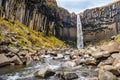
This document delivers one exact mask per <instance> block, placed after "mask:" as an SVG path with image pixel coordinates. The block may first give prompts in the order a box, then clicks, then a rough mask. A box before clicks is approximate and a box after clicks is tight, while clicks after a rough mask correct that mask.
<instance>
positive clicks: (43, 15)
mask: <svg viewBox="0 0 120 80" xmlns="http://www.w3.org/2000/svg"><path fill="white" fill-rule="evenodd" d="M0 16H1V17H3V18H4V19H6V20H8V19H9V20H11V21H19V22H21V23H23V24H25V25H27V26H28V27H29V28H30V29H33V30H37V31H40V32H42V33H43V34H44V35H45V36H50V35H55V36H56V37H58V38H60V39H66V40H69V39H73V40H75V38H76V37H75V36H73V35H76V33H75V34H71V31H72V30H74V29H75V24H76V21H74V20H75V17H76V15H75V14H74V15H73V14H70V13H69V12H68V11H67V10H65V9H63V8H60V7H58V5H57V2H56V0H0ZM73 27H74V29H73ZM66 30H67V31H66ZM68 35H69V36H68ZM73 37H74V38H73Z"/></svg>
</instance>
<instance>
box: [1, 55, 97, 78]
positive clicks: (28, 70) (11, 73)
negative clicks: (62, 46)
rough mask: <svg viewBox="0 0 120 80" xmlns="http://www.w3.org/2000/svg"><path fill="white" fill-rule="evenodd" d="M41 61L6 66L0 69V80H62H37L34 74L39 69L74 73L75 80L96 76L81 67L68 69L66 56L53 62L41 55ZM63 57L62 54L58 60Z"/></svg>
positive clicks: (49, 57)
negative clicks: (76, 77) (75, 74)
mask: <svg viewBox="0 0 120 80" xmlns="http://www.w3.org/2000/svg"><path fill="white" fill-rule="evenodd" d="M42 57H44V60H43V61H33V62H32V63H31V64H29V65H27V66H7V67H4V68H0V80H62V79H60V78H56V77H54V76H52V77H50V78H49V79H39V78H37V77H35V76H34V73H35V72H36V71H38V70H40V69H44V68H49V69H52V70H54V71H56V72H63V71H64V72H75V73H77V75H78V76H79V78H78V79H75V80H90V78H91V77H93V76H95V75H96V72H94V70H92V69H89V68H87V67H85V66H83V65H79V66H75V67H69V66H68V65H66V64H65V62H66V61H68V60H69V57H68V56H64V58H63V59H58V60H54V59H53V57H52V56H50V55H42ZM60 57H63V56H62V54H59V55H58V58H60Z"/></svg>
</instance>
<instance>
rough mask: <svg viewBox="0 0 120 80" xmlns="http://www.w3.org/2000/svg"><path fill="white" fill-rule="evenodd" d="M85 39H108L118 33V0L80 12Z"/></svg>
mask: <svg viewBox="0 0 120 80" xmlns="http://www.w3.org/2000/svg"><path fill="white" fill-rule="evenodd" d="M81 16H82V23H83V26H84V35H85V36H84V37H85V40H86V41H96V40H100V39H106V38H107V39H108V38H110V37H111V36H114V35H116V34H118V33H120V1H117V2H114V3H112V4H109V5H106V6H103V7H97V8H93V9H87V10H85V11H84V12H83V13H82V15H81Z"/></svg>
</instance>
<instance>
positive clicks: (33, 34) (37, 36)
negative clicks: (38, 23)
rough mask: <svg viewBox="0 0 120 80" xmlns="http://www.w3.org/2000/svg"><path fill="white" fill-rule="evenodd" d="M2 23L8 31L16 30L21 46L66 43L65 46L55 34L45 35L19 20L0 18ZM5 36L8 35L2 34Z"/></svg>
mask: <svg viewBox="0 0 120 80" xmlns="http://www.w3.org/2000/svg"><path fill="white" fill-rule="evenodd" d="M0 23H1V24H3V25H4V26H2V27H4V28H6V29H7V30H8V31H10V32H15V33H16V34H17V37H16V39H17V42H18V43H19V44H20V45H21V46H25V47H28V46H31V45H33V46H32V47H35V46H38V47H39V46H45V47H61V46H63V45H64V47H65V44H64V42H62V41H61V40H59V39H57V38H56V37H54V36H49V37H44V36H43V35H42V33H40V32H37V31H35V30H31V29H29V28H28V27H27V26H25V25H23V24H21V23H19V22H18V21H14V22H11V21H10V20H9V21H7V20H4V19H2V18H0ZM26 31H27V32H29V35H28V34H27V33H26ZM50 34H51V33H50ZM0 35H1V33H0ZM3 37H6V36H2V38H3Z"/></svg>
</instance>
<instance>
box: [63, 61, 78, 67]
mask: <svg viewBox="0 0 120 80" xmlns="http://www.w3.org/2000/svg"><path fill="white" fill-rule="evenodd" d="M65 64H67V65H68V66H69V67H75V66H76V63H75V62H74V61H67V62H65Z"/></svg>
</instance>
